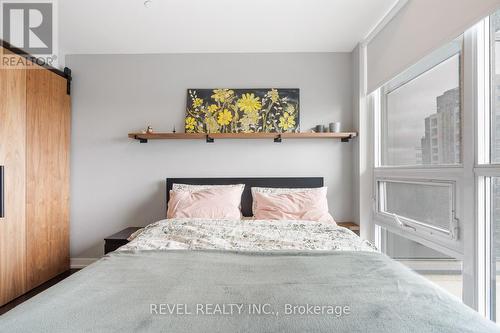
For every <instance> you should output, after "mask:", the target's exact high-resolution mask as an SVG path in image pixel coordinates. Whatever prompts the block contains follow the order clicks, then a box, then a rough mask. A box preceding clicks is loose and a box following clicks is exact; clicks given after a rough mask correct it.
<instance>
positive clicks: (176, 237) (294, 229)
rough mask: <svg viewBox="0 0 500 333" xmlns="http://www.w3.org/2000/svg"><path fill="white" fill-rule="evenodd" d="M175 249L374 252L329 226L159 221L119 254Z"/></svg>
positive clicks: (354, 237) (350, 234)
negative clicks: (123, 252)
mask: <svg viewBox="0 0 500 333" xmlns="http://www.w3.org/2000/svg"><path fill="white" fill-rule="evenodd" d="M178 249H188V250H201V249H213V250H232V251H276V250H301V251H303V250H322V251H331V250H339V251H370V252H373V251H376V248H375V246H374V245H373V244H371V243H370V242H368V241H366V240H362V239H361V238H359V237H358V236H357V235H356V234H354V233H353V232H352V231H350V230H348V229H346V228H343V227H339V226H337V225H335V224H332V223H322V222H312V221H268V220H250V221H249V220H209V219H167V220H161V221H158V222H156V223H153V224H150V225H149V226H147V227H146V228H144V229H143V230H142V232H141V233H140V234H139V235H137V236H136V237H135V238H134V239H133V240H132V241H131V242H129V243H128V244H127V245H124V246H122V247H121V248H119V249H118V251H130V250H132V251H134V250H178Z"/></svg>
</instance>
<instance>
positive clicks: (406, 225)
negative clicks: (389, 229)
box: [392, 214, 417, 231]
mask: <svg viewBox="0 0 500 333" xmlns="http://www.w3.org/2000/svg"><path fill="white" fill-rule="evenodd" d="M392 218H393V219H394V220H395V221H396V223H397V224H398V225H399V226H400V227H401V228H408V229H412V230H413V231H417V228H415V227H414V226H411V225H409V224H406V223H404V222H403V221H401V219H400V218H399V216H398V215H397V214H392Z"/></svg>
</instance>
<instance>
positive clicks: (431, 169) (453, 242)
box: [372, 38, 472, 259]
mask: <svg viewBox="0 0 500 333" xmlns="http://www.w3.org/2000/svg"><path fill="white" fill-rule="evenodd" d="M457 54H458V55H459V71H460V73H459V78H460V89H461V91H460V95H461V124H462V133H463V132H464V131H465V128H464V127H465V126H464V119H465V117H464V101H463V97H464V84H463V83H464V80H463V72H464V71H463V65H464V41H463V39H462V38H458V39H457V40H456V41H453V42H451V43H449V44H448V45H446V46H444V47H442V48H440V49H439V50H437V51H435V52H433V53H432V54H430V55H429V56H428V57H425V58H424V59H423V60H422V61H420V62H419V63H418V64H417V65H415V66H412V67H411V68H410V69H409V70H407V71H405V72H404V73H403V74H401V75H399V76H398V77H397V78H396V79H394V80H392V81H391V82H389V83H387V84H386V85H385V86H383V87H382V88H380V89H379V90H378V91H377V92H375V93H374V95H373V96H372V98H373V101H374V103H373V105H374V110H373V111H374V113H375V119H376V121H375V122H374V125H375V128H374V132H375V140H374V143H375V145H374V148H375V149H374V151H375V167H374V169H373V174H374V177H373V178H374V186H373V195H374V200H375V205H374V212H373V216H374V220H375V223H376V224H377V225H380V226H382V227H384V228H386V229H388V230H389V231H391V232H395V233H398V234H401V235H403V236H404V237H406V238H409V239H411V240H414V241H417V242H420V243H426V244H427V245H431V246H430V247H432V248H434V249H436V250H438V251H440V252H443V253H445V254H447V255H450V256H453V257H455V258H459V259H461V258H462V255H463V242H462V237H460V232H459V231H458V230H457V229H460V226H461V225H460V223H459V221H460V217H461V216H462V211H461V210H462V206H461V205H460V204H459V203H462V202H463V188H464V158H465V156H466V154H467V152H466V151H465V149H464V147H465V146H466V145H465V144H464V136H463V134H462V142H461V143H462V147H461V159H462V160H461V163H460V164H456V165H414V166H384V165H382V163H381V162H382V153H383V148H382V140H383V139H382V135H384V133H385V131H384V120H383V119H384V117H385V114H386V112H385V110H384V108H385V107H386V105H387V103H386V98H387V95H388V94H389V93H391V92H392V91H394V90H395V89H398V88H399V87H401V86H402V85H404V84H406V83H408V82H410V81H412V80H414V79H418V77H419V76H421V75H423V74H425V73H426V72H428V71H429V70H431V69H432V68H434V67H436V66H438V65H439V64H441V63H442V62H443V61H446V60H448V59H450V58H451V57H453V56H455V55H457ZM470 153H472V152H470ZM381 181H397V182H401V183H409V184H412V183H428V184H434V185H437V184H448V185H449V186H451V188H452V196H451V198H450V200H452V207H453V213H452V221H450V233H443V232H436V230H434V229H433V228H429V227H428V226H425V223H422V222H419V221H411V220H409V219H404V217H400V216H399V217H398V216H394V215H391V214H387V213H385V212H383V211H381V210H380V207H381V198H380V197H379V188H378V184H379V182H381ZM457 231H458V232H457ZM426 244H424V245H426Z"/></svg>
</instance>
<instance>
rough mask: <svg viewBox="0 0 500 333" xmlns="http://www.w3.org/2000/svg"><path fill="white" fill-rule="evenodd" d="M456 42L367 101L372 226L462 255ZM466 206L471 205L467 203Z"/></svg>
mask: <svg viewBox="0 0 500 333" xmlns="http://www.w3.org/2000/svg"><path fill="white" fill-rule="evenodd" d="M462 39H463V38H462V37H460V38H458V39H456V40H455V41H453V42H451V43H449V44H448V45H445V46H443V47H442V48H440V49H438V50H436V51H435V52H433V53H432V54H430V55H429V56H427V57H426V58H424V59H422V60H421V61H420V62H418V63H417V64H415V65H414V66H412V67H411V68H409V69H408V70H407V71H405V72H404V73H402V74H400V75H399V76H398V77H396V78H394V79H393V80H391V81H390V82H388V83H387V84H386V85H385V86H383V87H381V88H380V89H379V91H378V92H376V93H375V94H374V95H373V96H372V99H373V104H374V105H375V110H374V111H375V118H376V119H375V124H376V127H377V128H375V136H376V138H375V142H376V147H375V149H374V151H375V152H376V155H377V156H375V160H376V161H377V162H376V163H375V168H374V179H375V199H376V201H377V202H376V212H375V220H376V221H375V222H376V223H377V224H379V225H381V226H383V227H386V228H389V229H391V230H399V231H402V232H403V233H404V234H405V237H408V238H409V239H412V240H414V241H431V242H434V243H436V244H437V245H438V247H446V248H448V249H449V250H450V252H449V253H450V254H455V255H458V253H460V252H461V246H462V244H461V239H460V233H459V228H460V223H459V218H460V216H459V213H460V210H458V209H457V202H458V200H463V196H462V195H461V194H462V193H461V192H462V191H463V184H464V169H463V165H462V164H463V163H462V162H463V161H462V149H463V142H462V141H463V140H462V127H463V122H462V117H463V115H462V85H461V64H462V44H463V42H462ZM469 205H472V203H469Z"/></svg>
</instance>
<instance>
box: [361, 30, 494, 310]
mask: <svg viewBox="0 0 500 333" xmlns="http://www.w3.org/2000/svg"><path fill="white" fill-rule="evenodd" d="M478 38H480V34H478V26H474V27H472V28H470V29H468V30H467V31H466V32H464V34H463V46H462V54H461V55H462V56H461V59H460V60H461V61H460V71H461V72H460V74H461V75H460V80H461V99H462V101H461V102H462V104H461V108H462V109H461V112H462V113H461V118H462V119H461V121H462V141H461V144H462V151H461V164H460V165H452V166H436V165H428V166H423V165H421V166H410V167H383V166H380V156H381V155H380V147H381V146H380V144H379V139H380V123H379V119H380V117H379V115H380V111H381V110H380V106H381V103H380V99H381V96H380V93H381V90H380V89H379V90H377V91H375V92H374V93H372V94H370V95H369V96H368V99H367V107H368V108H369V110H370V111H371V112H372V114H373V115H374V117H373V120H372V122H371V125H372V126H371V131H372V133H371V137H372V139H373V140H372V144H371V151H373V152H374V156H373V158H374V163H373V164H372V165H373V172H372V189H371V198H372V200H373V203H374V204H373V210H372V218H373V224H371V228H372V229H371V230H370V231H369V232H368V233H366V234H368V235H369V236H370V237H371V239H373V240H374V241H375V242H376V244H377V245H378V246H380V245H381V243H380V240H381V239H382V237H381V235H382V234H383V233H384V232H385V231H389V232H392V233H395V234H397V235H399V236H402V237H405V238H407V239H410V240H413V241H416V242H419V243H421V244H423V245H424V246H427V247H429V248H432V249H434V250H436V251H439V252H441V253H443V254H446V255H448V256H451V257H454V258H456V259H460V260H462V281H463V288H462V300H463V302H464V303H465V304H467V305H468V306H470V307H471V308H473V309H476V310H478V311H479V313H481V314H483V315H486V311H485V309H486V308H487V306H486V305H485V299H486V297H485V292H486V291H487V287H486V285H485V284H486V280H487V279H486V278H485V276H484V274H485V273H484V272H485V271H486V270H485V269H483V268H484V266H485V265H486V262H485V260H486V258H485V257H484V255H482V254H481V253H482V252H484V251H482V250H481V249H482V248H483V247H484V241H483V239H484V237H479V236H478V235H481V232H482V231H481V230H480V227H479V223H478V221H479V217H480V212H479V210H478V209H477V207H478V202H479V200H480V199H479V196H478V187H477V186H478V177H477V174H476V169H477V161H478V156H477V153H478V151H479V150H478V140H476V135H477V128H476V124H477V118H476V115H477V114H478V109H479V108H481V105H480V103H479V102H478V99H479V98H478V97H479V96H483V95H481V92H480V91H479V89H478V87H480V86H481V82H478V81H480V80H478V70H480V69H478V67H479V66H478V62H480V61H479V60H478V53H479V51H478ZM498 171H500V169H499V170H498ZM499 174H500V173H499ZM385 178H387V179H399V180H408V181H411V180H415V179H418V180H423V181H425V180H432V181H449V182H453V183H454V184H455V204H456V206H455V207H456V209H455V215H456V218H457V219H458V226H459V237H458V240H449V239H447V240H444V239H439V238H438V237H432V235H430V234H426V233H425V232H415V231H414V230H413V229H411V228H404V229H403V228H401V227H399V226H398V225H397V224H396V223H395V222H394V221H390V220H388V219H384V218H383V217H382V216H381V214H378V213H377V202H376V200H377V198H376V193H377V191H376V184H377V181H378V180H380V179H385ZM483 215H484V214H483ZM379 248H380V247H379ZM478 268H480V269H478ZM488 281H489V280H488Z"/></svg>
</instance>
